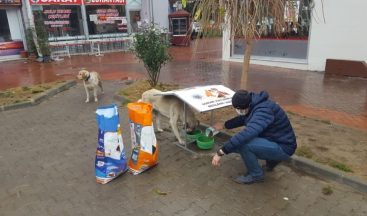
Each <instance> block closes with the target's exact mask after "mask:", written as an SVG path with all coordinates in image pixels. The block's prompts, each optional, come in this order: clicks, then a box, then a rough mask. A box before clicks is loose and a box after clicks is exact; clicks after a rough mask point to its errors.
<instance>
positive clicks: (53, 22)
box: [29, 0, 128, 54]
mask: <svg viewBox="0 0 367 216" xmlns="http://www.w3.org/2000/svg"><path fill="white" fill-rule="evenodd" d="M29 1H30V4H31V8H32V15H33V18H34V22H35V23H40V20H41V23H43V24H44V26H45V28H46V29H47V32H48V33H49V35H48V36H49V41H50V45H51V48H52V49H59V48H62V49H65V46H67V52H68V53H69V54H70V53H72V54H80V53H90V52H91V51H93V47H94V46H95V44H97V43H98V51H100V50H101V49H106V51H108V50H110V49H112V50H114V49H117V48H120V49H121V46H122V45H121V44H120V45H116V44H115V43H121V42H122V41H123V40H122V38H124V37H126V36H127V35H128V34H127V33H128V29H127V27H128V26H127V19H126V10H125V0H29ZM102 44H103V46H102ZM107 49H108V50H107ZM112 50H110V51H112Z"/></svg>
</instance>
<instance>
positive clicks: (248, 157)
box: [236, 137, 289, 177]
mask: <svg viewBox="0 0 367 216" xmlns="http://www.w3.org/2000/svg"><path fill="white" fill-rule="evenodd" d="M236 152H237V153H239V154H240V155H241V157H242V160H243V162H244V163H245V166H246V167H247V171H248V173H249V174H250V175H251V176H253V177H259V176H262V175H264V173H263V170H262V168H261V166H260V164H259V161H258V159H261V160H266V161H270V162H271V163H278V162H279V161H283V160H288V159H289V155H288V154H287V153H285V152H284V151H283V149H282V148H281V147H280V146H279V145H278V144H277V143H274V142H271V141H269V140H267V139H264V138H258V137H257V138H254V139H252V140H250V141H249V142H248V143H246V144H244V145H242V146H241V147H239V148H238V149H237V151H236Z"/></svg>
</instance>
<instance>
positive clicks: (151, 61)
mask: <svg viewBox="0 0 367 216" xmlns="http://www.w3.org/2000/svg"><path fill="white" fill-rule="evenodd" d="M162 32H163V31H161V29H159V28H157V27H156V26H155V25H154V24H150V25H148V26H146V27H143V28H142V30H141V32H139V33H137V34H135V35H134V41H133V46H132V52H133V53H134V54H135V55H136V57H138V59H139V60H140V61H142V62H143V63H144V67H145V69H146V70H147V72H148V82H149V84H150V86H151V87H154V86H156V85H157V83H158V80H159V74H160V71H161V68H162V66H163V65H164V64H166V63H167V62H168V61H169V60H170V59H171V57H170V55H169V53H168V47H169V42H168V38H167V37H166V35H165V34H162Z"/></svg>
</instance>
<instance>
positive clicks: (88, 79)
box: [77, 70, 103, 103]
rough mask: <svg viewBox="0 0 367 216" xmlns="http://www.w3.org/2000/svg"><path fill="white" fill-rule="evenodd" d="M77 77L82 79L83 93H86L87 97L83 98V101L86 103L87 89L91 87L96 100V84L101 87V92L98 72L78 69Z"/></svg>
mask: <svg viewBox="0 0 367 216" xmlns="http://www.w3.org/2000/svg"><path fill="white" fill-rule="evenodd" d="M77 78H78V79H80V80H83V84H84V88H85V93H86V94H87V99H86V100H85V102H86V103H88V102H89V90H91V89H93V95H94V101H95V102H98V98H97V91H98V86H99V87H100V88H101V92H102V94H103V87H102V81H101V78H100V76H99V74H98V73H97V72H89V71H87V70H81V71H79V74H78V76H77Z"/></svg>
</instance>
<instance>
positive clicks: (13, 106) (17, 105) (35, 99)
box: [0, 80, 76, 112]
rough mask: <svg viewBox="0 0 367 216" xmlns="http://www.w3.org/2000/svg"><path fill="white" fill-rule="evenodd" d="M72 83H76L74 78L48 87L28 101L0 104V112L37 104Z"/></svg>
mask: <svg viewBox="0 0 367 216" xmlns="http://www.w3.org/2000/svg"><path fill="white" fill-rule="evenodd" d="M74 85H76V81H75V80H69V81H67V82H65V83H61V84H59V85H57V86H56V87H53V88H51V89H48V90H47V91H45V92H42V93H40V94H38V95H36V96H34V97H32V98H31V99H30V100H29V101H24V102H20V103H15V104H9V105H3V106H0V112H1V111H7V110H13V109H20V108H26V107H30V106H34V105H37V104H39V103H41V102H42V101H44V100H46V99H47V98H50V97H52V96H54V95H56V94H57V93H60V92H62V91H65V90H67V89H69V88H70V87H72V86H74Z"/></svg>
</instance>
